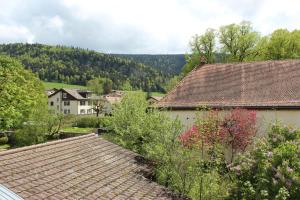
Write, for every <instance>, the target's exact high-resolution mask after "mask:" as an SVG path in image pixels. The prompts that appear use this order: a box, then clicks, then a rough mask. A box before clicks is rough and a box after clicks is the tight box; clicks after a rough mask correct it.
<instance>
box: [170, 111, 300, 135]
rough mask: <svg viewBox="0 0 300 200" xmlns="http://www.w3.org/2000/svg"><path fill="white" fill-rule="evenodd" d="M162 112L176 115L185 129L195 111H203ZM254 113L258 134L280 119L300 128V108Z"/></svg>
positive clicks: (284, 122)
mask: <svg viewBox="0 0 300 200" xmlns="http://www.w3.org/2000/svg"><path fill="white" fill-rule="evenodd" d="M164 112H165V113H166V114H167V115H168V116H170V117H171V118H173V119H175V118H176V117H178V119H179V120H180V121H181V122H182V123H183V125H184V126H185V128H186V129H187V128H190V127H191V126H192V125H193V124H194V122H195V120H196V113H197V112H198V113H199V112H203V111H164ZM224 112H226V111H224ZM224 112H223V114H224ZM200 114H201V113H200ZM256 114H257V126H258V129H259V134H264V133H266V131H267V129H268V127H269V125H270V123H274V122H275V121H276V120H279V121H281V122H282V123H283V124H285V125H291V126H294V127H295V128H300V109H299V110H257V111H256Z"/></svg>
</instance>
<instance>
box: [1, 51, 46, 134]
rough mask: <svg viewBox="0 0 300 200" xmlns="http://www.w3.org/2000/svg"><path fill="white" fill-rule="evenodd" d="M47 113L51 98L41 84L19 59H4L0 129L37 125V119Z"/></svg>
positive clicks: (2, 63)
mask: <svg viewBox="0 0 300 200" xmlns="http://www.w3.org/2000/svg"><path fill="white" fill-rule="evenodd" d="M46 112H47V97H46V95H45V93H44V87H43V84H42V83H41V81H40V80H39V79H38V78H37V77H36V76H35V75H34V74H33V73H31V72H30V71H28V70H25V69H24V67H23V66H22V65H21V64H20V63H19V62H18V61H16V60H14V59H12V58H9V57H6V56H0V130H8V129H15V128H20V127H22V126H23V125H24V123H26V124H27V125H28V124H34V125H37V124H39V123H42V120H40V121H38V119H37V121H34V120H35V119H36V117H37V116H42V115H43V114H45V113H46Z"/></svg>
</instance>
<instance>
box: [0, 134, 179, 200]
mask: <svg viewBox="0 0 300 200" xmlns="http://www.w3.org/2000/svg"><path fill="white" fill-rule="evenodd" d="M138 157H139V155H137V154H136V153H133V152H131V151H128V150H126V149H124V148H121V147H120V146H117V145H115V144H113V143H110V142H108V141H106V140H104V139H101V138H99V137H98V136H96V135H95V134H89V135H85V136H79V137H75V138H70V139H65V140H60V141H54V142H49V143H45V144H39V145H33V146H29V147H24V148H18V149H13V150H8V151H5V152H1V153H0V184H2V185H4V186H5V187H7V188H9V189H10V190H12V191H13V192H15V193H16V194H18V195H19V196H21V197H22V198H24V199H30V200H31V199H39V200H40V199H175V196H173V194H172V193H170V191H168V190H167V189H166V188H164V187H162V186H160V185H158V184H156V183H155V182H152V181H151V180H149V179H147V178H145V177H144V176H143V175H142V172H143V173H145V172H149V167H147V165H145V164H142V163H141V162H138V161H137V159H136V158H138Z"/></svg>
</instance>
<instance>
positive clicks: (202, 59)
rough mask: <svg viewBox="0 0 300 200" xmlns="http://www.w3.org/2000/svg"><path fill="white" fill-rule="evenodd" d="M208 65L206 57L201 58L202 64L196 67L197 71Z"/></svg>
mask: <svg viewBox="0 0 300 200" xmlns="http://www.w3.org/2000/svg"><path fill="white" fill-rule="evenodd" d="M206 63H207V60H206V58H205V56H201V57H200V64H199V65H198V66H196V69H199V68H200V67H202V66H203V65H205V64H206Z"/></svg>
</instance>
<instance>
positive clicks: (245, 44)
mask: <svg viewBox="0 0 300 200" xmlns="http://www.w3.org/2000/svg"><path fill="white" fill-rule="evenodd" d="M259 38H260V36H259V34H258V33H257V32H256V31H254V30H253V27H252V25H251V23H250V22H247V21H243V22H241V23H240V24H229V25H226V26H222V27H220V29H219V40H220V44H221V45H222V50H223V52H224V53H225V54H226V55H227V56H228V61H240V62H242V61H244V60H246V59H247V58H252V57H255V56H256V54H257V53H258V52H256V51H255V46H256V44H257V42H258V41H259Z"/></svg>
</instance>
